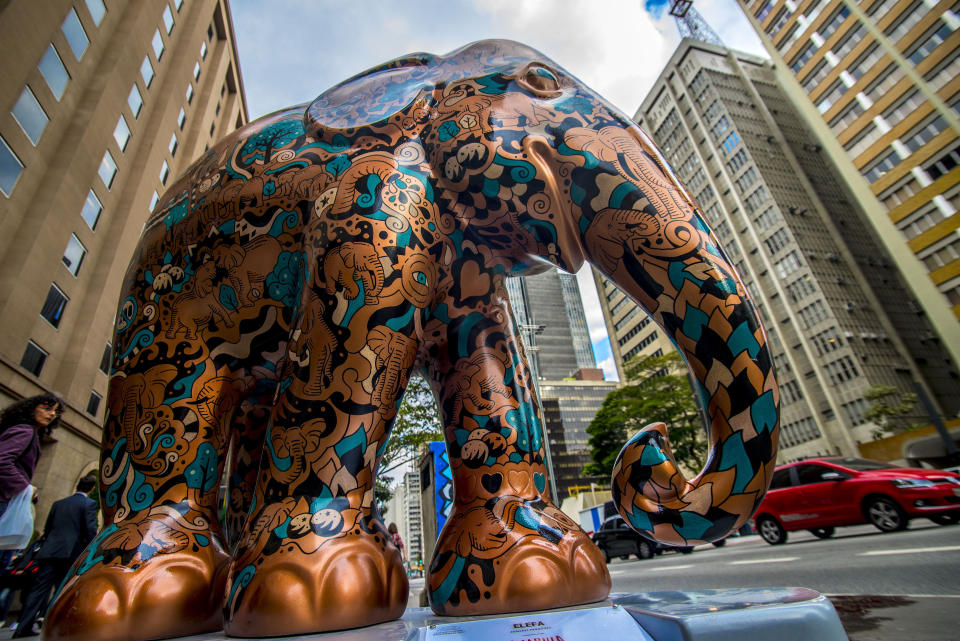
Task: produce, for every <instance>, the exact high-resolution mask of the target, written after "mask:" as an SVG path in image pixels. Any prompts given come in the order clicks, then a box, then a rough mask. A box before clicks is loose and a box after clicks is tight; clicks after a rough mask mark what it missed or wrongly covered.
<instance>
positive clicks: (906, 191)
mask: <svg viewBox="0 0 960 641" xmlns="http://www.w3.org/2000/svg"><path fill="white" fill-rule="evenodd" d="M740 6H741V8H742V10H743V12H744V13H745V14H746V16H747V18H748V19H749V20H750V23H751V24H752V25H753V27H754V29H755V30H756V32H757V34H759V36H760V39H761V41H762V42H763V44H764V46H765V48H766V49H767V51H768V52H769V54H770V56H771V58H772V60H773V65H774V68H775V70H776V72H777V75H778V76H779V78H780V82H781V86H782V87H783V88H784V90H785V91H786V93H787V95H788V96H789V99H790V100H791V101H792V102H793V103H794V104H795V105H796V107H797V109H798V111H799V114H800V116H801V117H802V118H803V119H804V121H805V122H806V123H807V125H808V126H809V127H810V129H811V130H812V131H813V132H814V134H815V135H816V137H817V139H818V140H817V144H819V145H821V146H822V152H821V153H822V154H823V155H824V156H825V157H827V158H829V159H830V160H831V162H832V164H833V165H834V166H836V167H837V168H838V173H839V175H840V177H841V179H842V180H843V181H844V183H845V184H846V187H847V189H849V190H850V191H851V192H852V193H853V194H854V195H855V198H856V200H857V201H858V202H859V203H860V205H861V207H862V209H863V210H864V212H865V213H866V216H867V220H868V221H869V224H870V225H871V226H872V227H873V229H874V230H875V232H876V235H877V236H878V237H879V238H880V240H881V241H882V243H883V245H884V246H885V248H886V250H887V252H888V253H889V255H890V257H891V259H892V260H893V261H894V262H895V263H896V264H897V267H898V268H899V269H900V270H901V271H902V272H903V274H904V276H905V278H906V282H907V284H908V286H909V288H910V290H911V294H912V296H911V301H910V303H911V304H913V302H914V301H915V302H916V303H917V304H918V305H919V308H918V310H917V311H918V312H919V313H923V314H924V315H925V316H926V317H927V318H928V319H929V321H930V323H931V324H932V326H933V330H934V332H933V334H932V335H930V337H929V338H928V339H927V340H930V341H936V342H937V344H938V346H939V349H940V350H941V351H942V352H943V353H944V354H945V355H949V356H950V358H951V359H952V361H953V364H954V365H953V367H956V363H957V362H960V321H958V319H960V215H958V214H957V208H958V207H960V167H958V164H960V140H958V138H960V32H958V29H957V28H958V27H960V18H958V16H957V7H956V5H955V4H954V3H952V2H937V1H936V0H899V1H898V0H864V1H862V2H855V1H854V0H800V1H795V0H740ZM924 331H926V330H924Z"/></svg>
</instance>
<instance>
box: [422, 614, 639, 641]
mask: <svg viewBox="0 0 960 641" xmlns="http://www.w3.org/2000/svg"><path fill="white" fill-rule="evenodd" d="M417 632H418V633H419V634H418V635H411V636H410V637H408V638H407V641H596V639H604V638H605V639H617V641H654V640H653V637H651V636H650V635H649V634H647V633H646V631H644V629H643V628H641V627H640V624H639V623H637V622H636V620H634V618H633V617H632V616H630V613H629V612H627V611H626V610H624V609H623V608H621V607H619V606H616V605H614V606H609V607H600V608H589V609H584V610H567V611H563V612H541V613H539V614H537V613H534V614H523V615H520V616H515V617H504V618H497V619H479V620H474V621H458V622H456V623H444V624H439V625H431V626H428V627H425V628H421V629H420V630H418V631H417Z"/></svg>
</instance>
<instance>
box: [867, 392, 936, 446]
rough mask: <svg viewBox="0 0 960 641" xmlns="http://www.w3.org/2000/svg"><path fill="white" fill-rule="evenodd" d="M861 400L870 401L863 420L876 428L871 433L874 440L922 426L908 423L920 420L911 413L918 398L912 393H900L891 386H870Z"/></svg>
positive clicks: (919, 417) (917, 423) (920, 423)
mask: <svg viewBox="0 0 960 641" xmlns="http://www.w3.org/2000/svg"><path fill="white" fill-rule="evenodd" d="M863 398H865V399H866V400H868V401H870V407H869V408H867V410H866V411H865V412H864V413H863V418H865V419H867V420H868V421H872V422H873V423H874V424H876V425H877V427H878V429H876V430H874V431H873V437H874V438H880V437H881V436H883V434H884V433H885V432H893V433H894V434H896V433H898V432H906V431H907V430H912V429H916V428H918V427H921V426H922V425H923V423H922V421H919V422H911V421H910V419H921V418H922V417H921V416H919V415H917V414H914V413H913V408H914V407H915V406H916V404H917V400H918V398H917V395H916V394H913V393H912V392H900V391H899V390H897V388H896V387H893V386H891V385H872V386H871V387H869V388H868V389H867V391H866V392H864V393H863Z"/></svg>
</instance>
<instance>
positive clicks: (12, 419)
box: [0, 394, 63, 436]
mask: <svg viewBox="0 0 960 641" xmlns="http://www.w3.org/2000/svg"><path fill="white" fill-rule="evenodd" d="M38 405H56V406H57V407H59V408H60V411H59V412H57V417H56V418H55V419H53V420H52V421H50V424H49V425H47V426H46V427H45V428H44V429H43V431H42V432H41V434H40V435H41V436H49V435H50V432H52V431H53V428H54V427H56V426H57V423H59V422H60V414H61V413H62V412H63V401H62V400H60V398H58V397H57V396H56V395H54V394H38V395H37V396H31V397H30V398H24V399H22V400H19V401H17V402H15V403H13V404H11V405H9V406H7V408H6V409H4V410H3V411H2V412H0V434H2V433H3V432H5V431H6V429H7V428H8V427H13V426H14V425H35V423H34V422H33V421H34V418H33V413H34V411H35V410H36V409H37V406H38Z"/></svg>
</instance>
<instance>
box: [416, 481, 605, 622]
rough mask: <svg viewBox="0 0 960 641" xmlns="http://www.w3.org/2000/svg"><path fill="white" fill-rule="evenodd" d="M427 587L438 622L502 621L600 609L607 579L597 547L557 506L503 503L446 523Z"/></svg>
mask: <svg viewBox="0 0 960 641" xmlns="http://www.w3.org/2000/svg"><path fill="white" fill-rule="evenodd" d="M427 586H428V590H427V592H428V597H429V600H430V607H431V608H432V609H433V611H434V612H436V613H437V614H439V615H442V616H472V615H484V614H501V613H507V612H528V611H531V610H543V609H550V608H559V607H566V606H571V605H579V604H582V603H592V602H595V601H601V600H603V599H605V598H607V595H608V594H609V593H610V573H609V572H608V571H607V565H606V562H605V560H604V558H603V554H602V553H601V552H600V550H599V549H598V548H597V546H596V545H594V544H593V542H592V541H591V540H590V539H589V537H588V536H587V535H586V534H585V533H584V532H583V530H581V529H580V527H579V526H578V525H577V524H576V523H574V522H573V521H572V520H571V519H570V518H569V517H567V516H566V515H565V514H563V513H562V512H560V510H558V509H557V508H556V507H555V506H553V505H551V504H550V503H547V502H546V501H543V500H539V499H538V500H536V501H523V500H521V499H520V498H519V497H503V496H501V497H496V498H493V499H490V500H488V501H487V502H486V503H485V504H484V505H483V506H478V507H474V508H472V509H469V510H467V511H466V512H464V513H462V514H459V515H458V516H456V517H454V518H453V519H452V520H451V521H449V522H448V523H447V525H446V526H445V527H444V529H443V532H442V533H441V535H440V539H439V541H438V542H437V550H436V552H435V553H434V557H433V562H432V563H431V564H430V571H429V574H428V576H427Z"/></svg>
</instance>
